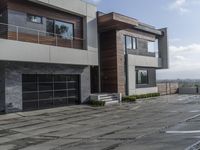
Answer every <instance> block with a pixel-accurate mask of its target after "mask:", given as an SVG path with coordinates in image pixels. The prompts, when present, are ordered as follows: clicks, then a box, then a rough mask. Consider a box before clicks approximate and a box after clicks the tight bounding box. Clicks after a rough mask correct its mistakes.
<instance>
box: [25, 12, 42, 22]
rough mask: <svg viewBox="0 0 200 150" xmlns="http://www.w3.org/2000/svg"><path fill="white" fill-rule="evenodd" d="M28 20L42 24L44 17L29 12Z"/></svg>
mask: <svg viewBox="0 0 200 150" xmlns="http://www.w3.org/2000/svg"><path fill="white" fill-rule="evenodd" d="M27 20H28V21H30V22H33V23H39V24H42V17H41V16H36V15H31V14H27Z"/></svg>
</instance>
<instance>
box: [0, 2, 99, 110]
mask: <svg viewBox="0 0 200 150" xmlns="http://www.w3.org/2000/svg"><path fill="white" fill-rule="evenodd" d="M69 4H70V5H69ZM97 38H98V35H97V19H96V7H95V6H93V5H91V4H89V3H86V2H84V1H82V0H0V111H5V112H14V111H22V110H31V109H41V108H49V107H54V106H63V105H72V104H80V103H82V102H84V101H86V100H87V99H88V98H89V95H90V94H91V92H90V91H91V89H90V67H91V66H97V65H98V40H97Z"/></svg>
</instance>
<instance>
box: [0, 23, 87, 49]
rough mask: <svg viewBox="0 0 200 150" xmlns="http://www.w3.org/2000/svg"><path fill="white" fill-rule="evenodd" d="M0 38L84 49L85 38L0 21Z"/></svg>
mask: <svg viewBox="0 0 200 150" xmlns="http://www.w3.org/2000/svg"><path fill="white" fill-rule="evenodd" d="M0 38H2V39H9V40H16V41H22V42H30V43H37V44H44V45H52V46H59V47H67V48H75V49H85V48H84V42H85V40H84V39H82V38H78V37H69V36H65V35H62V34H55V33H49V32H45V31H40V30H36V29H31V28H27V27H21V26H15V25H10V24H5V23H0Z"/></svg>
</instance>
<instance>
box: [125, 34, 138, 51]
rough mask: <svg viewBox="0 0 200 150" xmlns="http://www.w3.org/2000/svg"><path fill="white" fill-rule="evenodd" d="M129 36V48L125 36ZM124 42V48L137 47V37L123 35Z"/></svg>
mask: <svg viewBox="0 0 200 150" xmlns="http://www.w3.org/2000/svg"><path fill="white" fill-rule="evenodd" d="M128 37H129V38H131V48H128V47H127V38H128ZM124 41H125V42H124V43H125V49H126V50H127V49H130V50H136V49H137V38H136V37H133V36H130V35H124ZM133 41H134V42H133Z"/></svg>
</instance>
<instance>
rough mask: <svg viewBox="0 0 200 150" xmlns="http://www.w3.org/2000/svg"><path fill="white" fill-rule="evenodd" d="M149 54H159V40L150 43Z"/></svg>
mask: <svg viewBox="0 0 200 150" xmlns="http://www.w3.org/2000/svg"><path fill="white" fill-rule="evenodd" d="M148 52H152V53H155V52H158V40H155V41H154V42H153V41H148Z"/></svg>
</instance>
